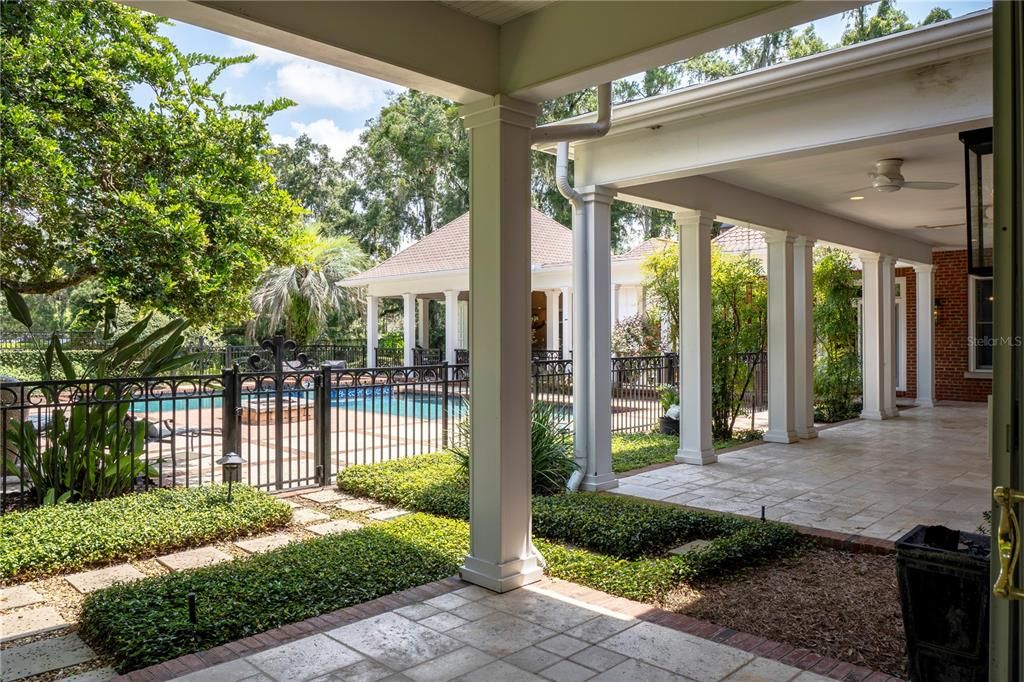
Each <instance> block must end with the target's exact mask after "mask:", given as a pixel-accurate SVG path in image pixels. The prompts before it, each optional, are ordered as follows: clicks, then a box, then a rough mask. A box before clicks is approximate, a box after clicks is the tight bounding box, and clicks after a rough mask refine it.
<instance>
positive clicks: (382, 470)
mask: <svg viewBox="0 0 1024 682" xmlns="http://www.w3.org/2000/svg"><path fill="white" fill-rule="evenodd" d="M338 487H339V488H341V489H342V490H344V491H346V492H349V493H353V494H355V495H360V496H363V497H372V498H373V499H375V500H379V501H380V502H384V503H386V504H391V505H395V506H399V507H403V508H405V509H412V510H414V511H421V512H427V513H428V514H437V515H439V516H448V517H450V518H453V519H468V518H469V482H468V481H467V480H466V476H465V473H463V469H462V468H461V467H460V466H459V462H458V460H457V459H456V458H455V456H454V455H452V454H450V453H447V452H435V453H431V454H428V455H416V456H413V457H406V458H405V459H395V460H391V461H389V462H380V463H378V464H360V465H356V466H350V467H345V468H344V469H342V470H341V471H340V472H339V473H338Z"/></svg>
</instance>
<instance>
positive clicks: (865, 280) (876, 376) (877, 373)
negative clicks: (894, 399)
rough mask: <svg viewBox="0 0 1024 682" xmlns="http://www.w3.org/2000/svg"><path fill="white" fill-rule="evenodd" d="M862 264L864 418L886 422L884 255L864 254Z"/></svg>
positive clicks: (862, 410) (861, 257) (862, 411)
mask: <svg viewBox="0 0 1024 682" xmlns="http://www.w3.org/2000/svg"><path fill="white" fill-rule="evenodd" d="M860 262H861V278H862V279H861V302H862V306H863V311H862V313H861V328H862V330H863V337H864V341H863V344H862V346H861V366H862V371H861V375H862V377H863V383H864V386H863V390H862V391H861V393H862V396H863V398H862V407H861V413H860V416H861V417H862V418H863V419H885V418H886V417H885V414H884V413H883V411H882V391H883V389H884V385H885V379H884V373H885V369H884V367H883V357H882V355H883V351H882V346H883V345H884V340H883V337H882V334H883V329H882V308H883V307H884V306H885V304H884V303H883V298H882V268H881V256H880V255H879V254H876V253H865V254H861V256H860Z"/></svg>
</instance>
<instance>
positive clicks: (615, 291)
mask: <svg viewBox="0 0 1024 682" xmlns="http://www.w3.org/2000/svg"><path fill="white" fill-rule="evenodd" d="M609 277H610V275H609ZM621 293H622V287H621V285H619V284H613V285H612V329H615V325H616V324H618V322H619V295H620V294H621Z"/></svg>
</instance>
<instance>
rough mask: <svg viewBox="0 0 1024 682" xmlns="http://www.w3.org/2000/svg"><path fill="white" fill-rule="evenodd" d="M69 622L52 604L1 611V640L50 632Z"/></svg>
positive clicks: (5, 640)
mask: <svg viewBox="0 0 1024 682" xmlns="http://www.w3.org/2000/svg"><path fill="white" fill-rule="evenodd" d="M67 624H68V623H67V621H65V620H64V618H62V617H61V615H60V614H59V613H57V609H55V608H53V607H52V606H33V607H30V608H27V609H19V610H17V611H8V612H6V613H0V642H7V641H10V640H12V639H20V638H22V637H28V636H30V635H38V634H41V633H43V632H50V631H51V630H57V629H59V628H62V627H65V626H66V625H67ZM5 653H6V652H5Z"/></svg>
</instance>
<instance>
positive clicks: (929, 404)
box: [914, 399, 935, 407]
mask: <svg viewBox="0 0 1024 682" xmlns="http://www.w3.org/2000/svg"><path fill="white" fill-rule="evenodd" d="M914 404H915V405H917V406H918V407H935V401H934V400H925V399H922V400H915V401H914Z"/></svg>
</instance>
